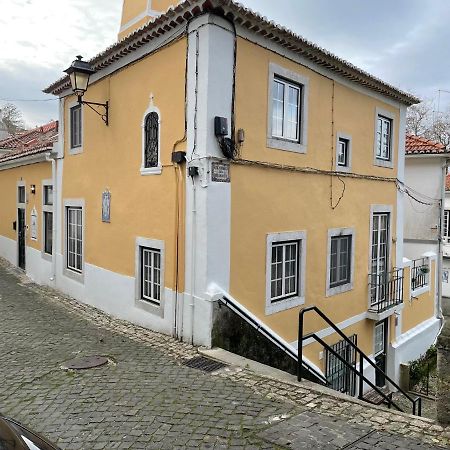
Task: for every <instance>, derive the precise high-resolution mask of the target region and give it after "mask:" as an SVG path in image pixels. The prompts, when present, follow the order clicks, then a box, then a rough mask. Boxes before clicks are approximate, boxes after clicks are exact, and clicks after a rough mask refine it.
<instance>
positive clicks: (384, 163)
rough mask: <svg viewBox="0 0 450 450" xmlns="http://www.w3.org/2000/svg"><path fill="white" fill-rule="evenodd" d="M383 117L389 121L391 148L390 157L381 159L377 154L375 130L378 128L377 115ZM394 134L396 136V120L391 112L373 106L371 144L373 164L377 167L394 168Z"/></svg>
mask: <svg viewBox="0 0 450 450" xmlns="http://www.w3.org/2000/svg"><path fill="white" fill-rule="evenodd" d="M380 116H381V117H384V118H386V119H389V120H390V121H391V148H390V152H391V154H390V159H388V160H387V159H382V158H380V157H378V156H377V150H378V139H377V130H378V117H380ZM395 136H396V120H395V116H394V114H393V113H391V112H390V111H387V110H385V109H381V108H375V128H374V146H373V164H374V165H375V166H379V167H386V168H389V169H392V168H394V154H395V149H396V145H395Z"/></svg>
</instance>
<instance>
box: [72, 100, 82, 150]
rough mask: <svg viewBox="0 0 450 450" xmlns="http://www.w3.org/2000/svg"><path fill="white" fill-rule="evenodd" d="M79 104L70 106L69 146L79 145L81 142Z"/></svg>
mask: <svg viewBox="0 0 450 450" xmlns="http://www.w3.org/2000/svg"><path fill="white" fill-rule="evenodd" d="M82 131H83V130H82V119H81V105H76V106H74V107H72V108H70V147H71V148H76V147H81V143H82V138H81V137H82Z"/></svg>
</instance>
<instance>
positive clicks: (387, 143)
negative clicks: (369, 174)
mask: <svg viewBox="0 0 450 450" xmlns="http://www.w3.org/2000/svg"><path fill="white" fill-rule="evenodd" d="M376 148H377V151H376V157H377V159H381V160H383V161H391V157H392V119H388V118H387V117H384V116H382V115H378V119H377V147H376Z"/></svg>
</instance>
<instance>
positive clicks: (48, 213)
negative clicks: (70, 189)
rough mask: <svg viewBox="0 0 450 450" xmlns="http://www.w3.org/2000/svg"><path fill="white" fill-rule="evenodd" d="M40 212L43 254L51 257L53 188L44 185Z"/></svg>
mask: <svg viewBox="0 0 450 450" xmlns="http://www.w3.org/2000/svg"><path fill="white" fill-rule="evenodd" d="M42 210H43V218H44V253H46V254H48V255H51V254H52V252H53V186H50V185H44V196H43V207H42Z"/></svg>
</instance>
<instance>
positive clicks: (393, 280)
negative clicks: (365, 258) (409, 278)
mask: <svg viewBox="0 0 450 450" xmlns="http://www.w3.org/2000/svg"><path fill="white" fill-rule="evenodd" d="M403 281H404V272H403V269H394V270H393V271H391V272H384V273H381V274H370V275H369V295H370V306H369V311H368V317H369V319H372V320H376V321H380V320H383V319H385V318H386V317H388V316H390V315H391V314H393V313H394V312H395V311H397V310H399V309H401V308H402V307H403Z"/></svg>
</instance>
